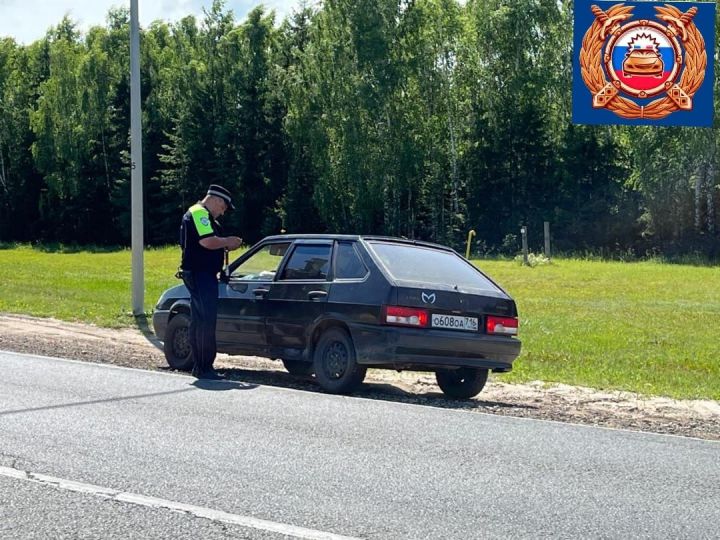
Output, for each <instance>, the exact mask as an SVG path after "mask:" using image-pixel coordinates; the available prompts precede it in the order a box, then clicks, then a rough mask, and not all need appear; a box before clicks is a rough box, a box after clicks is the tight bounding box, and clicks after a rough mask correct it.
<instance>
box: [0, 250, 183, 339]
mask: <svg viewBox="0 0 720 540" xmlns="http://www.w3.org/2000/svg"><path fill="white" fill-rule="evenodd" d="M144 259H145V261H144V262H145V308H146V311H147V312H148V313H149V312H151V310H152V307H153V306H154V305H155V302H156V301H157V299H158V297H159V296H160V293H161V292H162V291H163V290H165V289H166V288H168V287H170V286H171V285H175V284H177V283H179V282H178V280H177V279H175V277H174V274H175V272H176V270H177V266H178V263H179V251H178V249H176V248H165V249H157V250H155V249H153V250H147V251H146V252H145V255H144ZM0 312H8V313H25V314H29V315H35V316H39V317H56V318H58V319H61V320H66V321H84V322H90V323H93V324H97V325H100V326H107V327H122V326H131V325H134V324H135V320H134V318H133V317H132V316H131V314H130V312H131V253H130V251H129V250H122V251H114V252H89V251H75V250H68V251H64V250H62V249H58V250H53V251H51V252H47V251H43V250H41V249H33V248H30V247H28V246H20V247H16V248H12V249H2V250H0Z"/></svg>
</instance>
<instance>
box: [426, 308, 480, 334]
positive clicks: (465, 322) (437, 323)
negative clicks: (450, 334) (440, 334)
mask: <svg viewBox="0 0 720 540" xmlns="http://www.w3.org/2000/svg"><path fill="white" fill-rule="evenodd" d="M432 326H433V328H447V329H448V330H469V331H472V332H477V330H478V319H477V317H460V316H459V315H440V314H439V313H433V315H432Z"/></svg>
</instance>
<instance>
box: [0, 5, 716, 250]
mask: <svg viewBox="0 0 720 540" xmlns="http://www.w3.org/2000/svg"><path fill="white" fill-rule="evenodd" d="M572 9H573V2H572V1H571V0H468V1H467V2H465V3H463V4H461V3H459V2H458V1H457V0H325V1H324V2H323V3H322V5H321V6H317V5H312V6H311V5H309V4H307V3H301V4H300V5H299V7H298V8H297V9H296V10H295V11H294V12H293V13H292V15H290V16H288V17H287V18H286V19H285V20H283V21H276V20H275V15H274V13H273V12H267V11H266V10H265V9H264V8H263V7H262V6H260V7H257V8H255V9H254V10H253V11H252V12H250V13H249V14H248V16H247V17H246V19H245V20H243V21H236V20H235V19H234V16H233V14H232V12H231V11H230V10H228V9H227V8H226V6H225V5H224V3H223V2H222V1H220V0H216V1H215V2H214V3H213V4H212V6H211V7H209V8H208V9H206V11H205V12H204V16H203V17H200V18H199V19H196V18H195V17H192V16H190V17H186V18H184V19H182V20H180V21H177V22H174V23H167V22H155V23H153V24H151V25H150V26H149V27H148V28H144V29H143V30H142V32H141V79H142V81H141V87H142V96H143V97H142V106H143V137H144V138H143V162H144V163H143V168H144V201H145V237H146V242H147V243H148V244H150V245H163V244H168V243H172V242H175V241H176V238H177V230H178V225H179V220H180V217H181V215H182V213H183V211H184V209H185V208H187V207H188V206H189V205H190V204H192V203H193V202H194V201H195V200H197V199H198V198H200V197H201V196H202V194H203V192H204V190H205V189H206V187H207V186H208V185H209V184H211V183H219V184H222V185H224V186H226V187H227V188H228V189H230V190H231V191H232V192H233V193H234V194H235V205H236V207H237V208H238V211H236V212H234V213H231V214H228V215H227V216H226V218H224V222H225V226H226V228H227V229H228V230H232V231H233V232H234V233H237V234H239V235H240V236H242V237H243V238H244V239H246V241H248V242H251V241H254V240H257V239H259V238H261V237H262V236H264V235H266V234H272V233H279V232H280V231H283V230H284V231H287V232H292V233H302V232H337V233H366V234H387V235H394V236H404V237H407V238H419V239H427V240H433V241H437V242H441V243H445V244H449V245H452V246H454V247H456V248H461V247H462V246H463V243H464V240H465V237H466V235H467V231H468V230H469V229H475V230H476V231H477V240H478V241H477V244H476V245H475V246H474V249H475V251H476V252H477V253H480V254H483V253H486V254H492V253H498V252H514V251H515V250H516V249H517V246H518V236H519V228H520V226H521V225H528V227H529V230H530V234H531V246H538V247H539V246H540V245H541V243H542V241H541V235H542V223H543V221H549V222H551V223H552V229H553V240H554V245H555V247H556V249H559V250H565V251H575V252H577V251H585V250H589V251H592V252H599V251H600V252H603V253H623V254H628V253H634V254H638V255H645V254H648V253H652V254H668V255H673V254H687V253H693V252H697V253H701V254H703V255H704V256H709V257H714V256H715V255H717V254H718V253H719V248H720V235H719V234H718V227H717V226H716V216H715V208H716V203H717V198H718V180H717V169H718V167H717V163H718V152H717V140H718V137H717V131H716V130H715V129H683V128H638V127H589V126H578V125H573V124H572V123H571V118H570V116H571V99H572V96H571V79H572V54H573V52H572V21H573V12H572ZM129 55H130V52H129V14H128V11H127V10H126V9H113V10H111V11H110V12H109V13H108V16H107V22H106V24H105V26H97V27H93V28H91V29H90V30H89V31H88V32H86V33H81V32H79V31H78V29H77V27H76V25H75V24H74V23H73V22H72V21H71V20H69V19H68V18H64V19H63V20H62V21H60V22H59V24H58V25H57V26H55V27H52V28H51V29H49V30H48V32H47V34H46V35H45V37H43V38H42V39H39V40H37V41H35V42H34V43H32V44H29V45H21V44H18V43H16V42H15V41H14V40H13V39H11V38H5V39H2V40H1V41H0V241H5V242H12V241H22V242H27V241H43V242H63V243H73V244H94V245H127V244H128V243H129V238H130V170H129V161H130V159H129V118H130V107H129V103H130V91H129V88H130V84H129ZM716 94H717V92H716Z"/></svg>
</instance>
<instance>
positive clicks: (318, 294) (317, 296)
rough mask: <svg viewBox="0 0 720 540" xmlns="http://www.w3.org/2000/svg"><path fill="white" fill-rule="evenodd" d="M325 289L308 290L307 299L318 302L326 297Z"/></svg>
mask: <svg viewBox="0 0 720 540" xmlns="http://www.w3.org/2000/svg"><path fill="white" fill-rule="evenodd" d="M327 295H328V293H327V291H310V292H309V293H308V299H309V300H310V301H312V302H319V301H320V300H324V299H325V298H327Z"/></svg>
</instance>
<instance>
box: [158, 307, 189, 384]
mask: <svg viewBox="0 0 720 540" xmlns="http://www.w3.org/2000/svg"><path fill="white" fill-rule="evenodd" d="M189 328H190V317H189V316H188V315H186V314H185V313H178V314H176V315H175V316H174V317H173V318H172V319H170V322H169V323H168V326H167V329H166V330H165V341H164V343H163V351H164V352H165V359H166V360H167V363H168V365H169V366H170V367H171V368H173V369H177V370H179V371H190V370H191V369H192V367H193V356H192V349H191V348H190V335H189V333H188V329H189Z"/></svg>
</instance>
